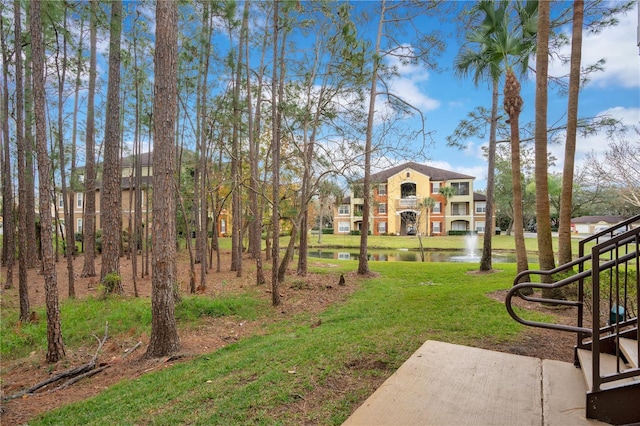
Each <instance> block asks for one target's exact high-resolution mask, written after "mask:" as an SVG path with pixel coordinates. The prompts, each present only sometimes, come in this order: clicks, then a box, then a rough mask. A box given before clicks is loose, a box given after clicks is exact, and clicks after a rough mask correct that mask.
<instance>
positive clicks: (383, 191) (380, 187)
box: [378, 183, 387, 195]
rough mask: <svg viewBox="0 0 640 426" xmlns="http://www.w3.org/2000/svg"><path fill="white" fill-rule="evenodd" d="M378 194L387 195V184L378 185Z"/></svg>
mask: <svg viewBox="0 0 640 426" xmlns="http://www.w3.org/2000/svg"><path fill="white" fill-rule="evenodd" d="M378 195H387V185H385V184H383V183H382V184H380V185H378Z"/></svg>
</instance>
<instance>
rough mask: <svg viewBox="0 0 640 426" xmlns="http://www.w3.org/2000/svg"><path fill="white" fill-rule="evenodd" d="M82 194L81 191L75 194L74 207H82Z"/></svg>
mask: <svg viewBox="0 0 640 426" xmlns="http://www.w3.org/2000/svg"><path fill="white" fill-rule="evenodd" d="M83 195H84V194H82V192H78V193H77V194H76V207H77V208H79V209H81V208H82V200H83V198H82V196H83Z"/></svg>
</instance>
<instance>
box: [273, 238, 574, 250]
mask: <svg viewBox="0 0 640 426" xmlns="http://www.w3.org/2000/svg"><path fill="white" fill-rule="evenodd" d="M282 241H283V242H286V241H288V239H287V240H282ZM367 241H368V248H370V249H401V248H406V249H409V250H418V249H419V248H420V244H419V241H418V237H416V236H391V235H389V236H386V235H385V236H378V235H370V236H369V237H368V239H367ZM476 244H477V248H478V249H480V248H482V246H483V245H484V244H483V236H482V235H478V237H477V240H476ZM422 245H423V247H425V249H440V250H464V249H465V247H466V242H465V237H464V236H462V235H455V236H438V237H422ZM525 245H526V247H527V251H529V252H536V253H537V252H538V240H537V238H525ZM571 246H572V252H573V254H574V255H576V254H577V253H578V240H577V239H573V240H572V241H571ZM309 247H310V248H323V247H358V248H359V247H360V236H359V235H333V234H326V235H323V236H322V239H321V242H320V243H318V236H317V235H311V236H310V238H309ZM491 248H492V250H499V251H503V250H504V251H513V250H515V243H514V239H513V235H510V236H508V235H494V236H493V238H492V239H491ZM553 249H554V251H556V252H557V250H558V238H557V237H554V238H553Z"/></svg>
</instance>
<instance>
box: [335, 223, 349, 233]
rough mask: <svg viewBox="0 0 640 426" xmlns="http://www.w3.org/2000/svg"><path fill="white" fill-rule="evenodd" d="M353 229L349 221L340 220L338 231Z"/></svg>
mask: <svg viewBox="0 0 640 426" xmlns="http://www.w3.org/2000/svg"><path fill="white" fill-rule="evenodd" d="M349 231H351V227H350V226H349V222H338V232H340V233H345V232H349Z"/></svg>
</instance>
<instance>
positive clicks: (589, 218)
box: [571, 216, 627, 223]
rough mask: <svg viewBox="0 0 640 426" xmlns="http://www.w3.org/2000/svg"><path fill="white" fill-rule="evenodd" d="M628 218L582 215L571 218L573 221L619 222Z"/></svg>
mask: <svg viewBox="0 0 640 426" xmlns="http://www.w3.org/2000/svg"><path fill="white" fill-rule="evenodd" d="M625 219H627V217H625V216H580V217H574V218H573V219H571V222H572V223H600V222H605V223H618V222H622V221H623V220H625Z"/></svg>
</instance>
